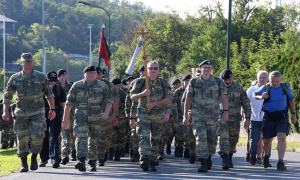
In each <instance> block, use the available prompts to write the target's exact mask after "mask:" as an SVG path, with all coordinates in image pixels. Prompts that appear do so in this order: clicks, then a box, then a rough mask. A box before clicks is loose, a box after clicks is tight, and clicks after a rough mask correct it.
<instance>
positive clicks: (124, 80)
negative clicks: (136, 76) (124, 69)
mask: <svg viewBox="0 0 300 180" xmlns="http://www.w3.org/2000/svg"><path fill="white" fill-rule="evenodd" d="M126 79H127V78H124V79H122V81H121V83H122V85H124V86H126V85H127V84H126Z"/></svg>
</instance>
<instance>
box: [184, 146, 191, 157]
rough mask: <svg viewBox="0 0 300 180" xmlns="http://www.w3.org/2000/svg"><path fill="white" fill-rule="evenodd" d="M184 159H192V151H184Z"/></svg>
mask: <svg viewBox="0 0 300 180" xmlns="http://www.w3.org/2000/svg"><path fill="white" fill-rule="evenodd" d="M183 157H184V158H190V150H189V149H187V148H185V149H184V156H183Z"/></svg>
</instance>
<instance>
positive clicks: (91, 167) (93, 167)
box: [87, 160, 96, 171]
mask: <svg viewBox="0 0 300 180" xmlns="http://www.w3.org/2000/svg"><path fill="white" fill-rule="evenodd" d="M87 164H88V165H87V169H88V171H96V161H94V160H88V163H87Z"/></svg>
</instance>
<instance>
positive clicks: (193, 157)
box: [189, 155, 196, 164]
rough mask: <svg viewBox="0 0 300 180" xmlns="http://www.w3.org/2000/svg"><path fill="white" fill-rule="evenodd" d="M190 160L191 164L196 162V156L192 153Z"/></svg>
mask: <svg viewBox="0 0 300 180" xmlns="http://www.w3.org/2000/svg"><path fill="white" fill-rule="evenodd" d="M189 162H190V164H195V162H196V157H195V156H192V155H190V158H189Z"/></svg>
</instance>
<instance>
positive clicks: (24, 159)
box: [20, 156, 29, 172]
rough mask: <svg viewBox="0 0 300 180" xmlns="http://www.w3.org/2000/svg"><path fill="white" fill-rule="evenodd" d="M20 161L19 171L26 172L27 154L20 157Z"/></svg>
mask: <svg viewBox="0 0 300 180" xmlns="http://www.w3.org/2000/svg"><path fill="white" fill-rule="evenodd" d="M21 161H22V168H21V169H20V172H28V171H29V169H28V164H27V156H24V157H21Z"/></svg>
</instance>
